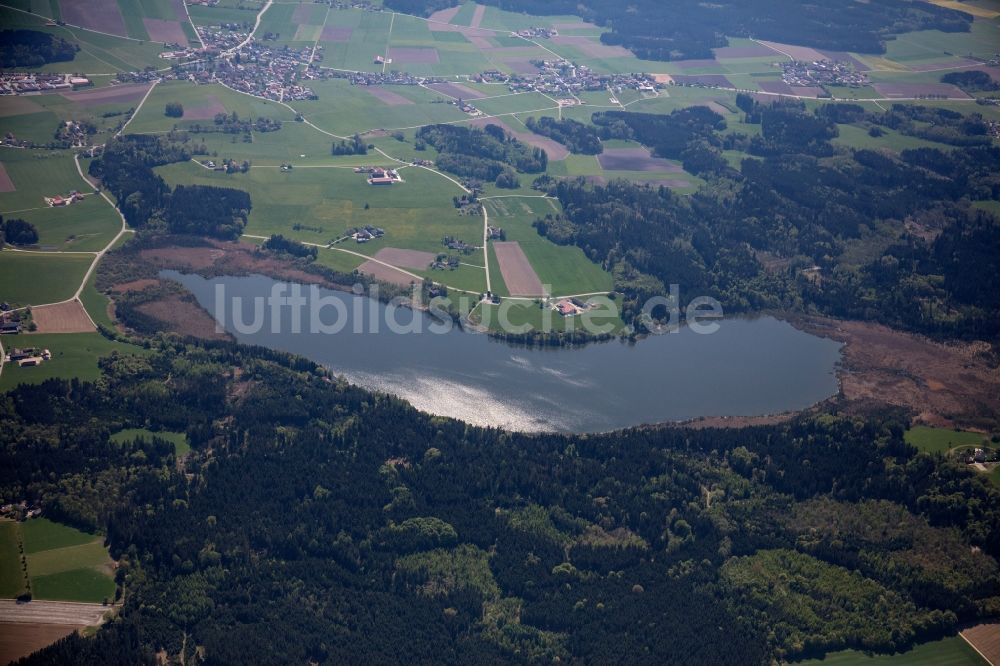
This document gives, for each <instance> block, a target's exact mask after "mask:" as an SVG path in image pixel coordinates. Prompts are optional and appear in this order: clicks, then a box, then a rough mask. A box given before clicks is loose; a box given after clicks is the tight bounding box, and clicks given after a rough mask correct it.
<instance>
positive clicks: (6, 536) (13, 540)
mask: <svg viewBox="0 0 1000 666" xmlns="http://www.w3.org/2000/svg"><path fill="white" fill-rule="evenodd" d="M20 542H21V530H20V526H19V525H18V523H16V522H14V521H12V520H0V598H3V599H11V598H13V597H17V596H19V595H21V594H23V593H24V592H25V591H26V590H27V584H26V582H27V581H25V578H24V571H23V569H22V568H21V549H20Z"/></svg>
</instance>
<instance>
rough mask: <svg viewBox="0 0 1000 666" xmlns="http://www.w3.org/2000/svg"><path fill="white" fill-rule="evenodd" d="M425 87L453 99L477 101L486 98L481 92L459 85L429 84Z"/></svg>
mask: <svg viewBox="0 0 1000 666" xmlns="http://www.w3.org/2000/svg"><path fill="white" fill-rule="evenodd" d="M427 87H428V88H430V89H431V90H433V91H435V92H439V93H441V94H442V95H447V96H448V97H454V98H455V99H466V100H468V99H479V98H481V97H485V96H486V95H484V94H483V93H481V92H477V91H475V90H473V89H472V88H469V87H467V86H463V85H462V84H461V83H431V84H430V85H428V86H427Z"/></svg>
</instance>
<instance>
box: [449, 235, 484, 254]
mask: <svg viewBox="0 0 1000 666" xmlns="http://www.w3.org/2000/svg"><path fill="white" fill-rule="evenodd" d="M441 244H442V245H444V246H446V247H447V248H448V249H449V250H455V251H456V252H462V253H463V254H469V253H470V252H472V251H473V250H475V249H476V247H475V246H474V245H469V244H468V243H466V242H465V241H464V240H461V239H459V238H454V237H452V236H445V237H444V238H442V239H441Z"/></svg>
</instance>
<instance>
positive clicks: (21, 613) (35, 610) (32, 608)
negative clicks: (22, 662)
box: [0, 599, 111, 627]
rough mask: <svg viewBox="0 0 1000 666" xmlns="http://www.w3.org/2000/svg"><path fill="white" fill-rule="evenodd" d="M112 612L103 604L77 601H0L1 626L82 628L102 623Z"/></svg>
mask: <svg viewBox="0 0 1000 666" xmlns="http://www.w3.org/2000/svg"><path fill="white" fill-rule="evenodd" d="M109 610H111V608H110V607H108V606H104V605H102V604H87V603H79V602H75V601H29V602H26V603H18V602H17V601H14V600H13V599H0V624H17V625H25V624H61V625H63V626H68V627H80V626H89V625H96V624H100V623H101V619H102V618H103V617H104V614H105V613H107V612H108V611H109Z"/></svg>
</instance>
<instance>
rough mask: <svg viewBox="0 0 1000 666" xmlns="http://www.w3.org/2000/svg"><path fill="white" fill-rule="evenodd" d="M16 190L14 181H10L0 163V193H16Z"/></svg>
mask: <svg viewBox="0 0 1000 666" xmlns="http://www.w3.org/2000/svg"><path fill="white" fill-rule="evenodd" d="M16 191H17V188H16V187H14V181H12V180H11V179H10V175H8V174H7V169H6V168H5V167H4V165H3V162H0V192H16Z"/></svg>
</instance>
